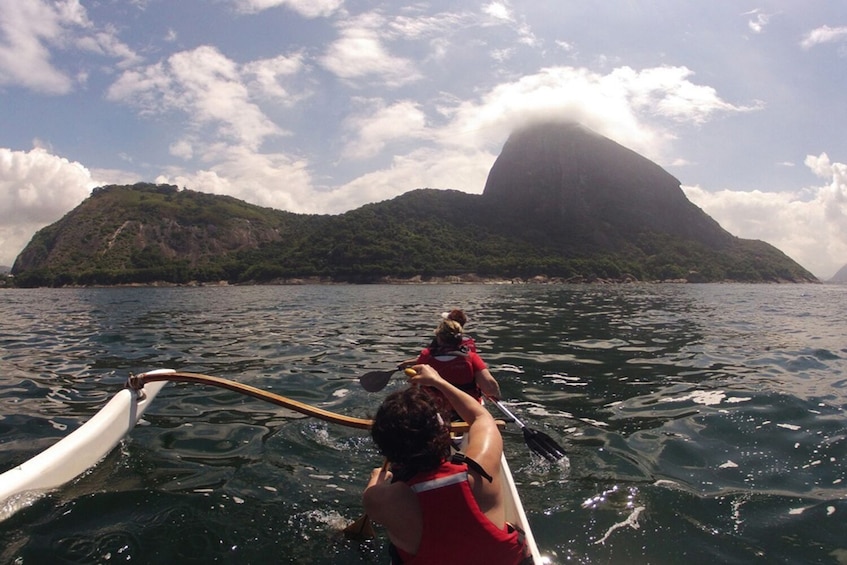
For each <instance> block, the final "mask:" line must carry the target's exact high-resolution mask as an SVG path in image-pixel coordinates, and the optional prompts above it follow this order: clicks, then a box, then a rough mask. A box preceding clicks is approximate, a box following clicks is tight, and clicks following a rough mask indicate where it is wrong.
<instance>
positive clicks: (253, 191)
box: [155, 144, 321, 213]
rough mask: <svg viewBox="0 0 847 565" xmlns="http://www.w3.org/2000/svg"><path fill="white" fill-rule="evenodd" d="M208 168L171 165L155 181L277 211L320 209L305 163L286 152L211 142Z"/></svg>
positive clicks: (208, 153) (207, 158) (208, 152)
mask: <svg viewBox="0 0 847 565" xmlns="http://www.w3.org/2000/svg"><path fill="white" fill-rule="evenodd" d="M203 158H204V159H205V160H206V161H207V162H209V163H212V165H211V166H210V167H209V168H208V169H203V170H186V169H179V168H171V169H170V170H168V171H167V172H165V173H164V174H162V175H159V176H158V177H157V178H156V181H155V182H157V183H167V184H175V185H177V186H179V187H185V188H190V189H191V190H198V191H200V192H208V193H212V194H226V195H229V196H233V197H235V198H239V199H241V200H245V201H247V202H250V203H251V204H257V205H259V206H267V207H270V208H275V209H277V210H287V211H290V212H298V213H316V212H319V211H321V210H320V209H319V208H318V207H317V205H316V202H315V199H314V194H313V187H312V179H311V176H310V173H309V170H308V163H307V162H305V161H304V160H302V159H301V160H298V159H294V158H292V157H290V156H288V155H283V154H275V153H255V152H253V151H251V150H250V149H248V148H246V147H243V146H240V147H239V146H230V145H226V144H214V145H212V146H210V147H207V148H205V153H204V155H203Z"/></svg>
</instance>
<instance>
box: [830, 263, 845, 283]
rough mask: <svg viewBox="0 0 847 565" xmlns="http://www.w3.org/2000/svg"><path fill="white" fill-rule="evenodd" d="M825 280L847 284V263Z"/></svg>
mask: <svg viewBox="0 0 847 565" xmlns="http://www.w3.org/2000/svg"><path fill="white" fill-rule="evenodd" d="M827 282H830V283H835V284H847V265H844V266H843V267H841V268H840V269H838V272H837V273H835V275H833V276H832V278H831V279H829V280H828V281H827Z"/></svg>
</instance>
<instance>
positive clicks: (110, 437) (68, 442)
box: [0, 369, 564, 565]
mask: <svg viewBox="0 0 847 565" xmlns="http://www.w3.org/2000/svg"><path fill="white" fill-rule="evenodd" d="M168 381H176V382H193V383H199V384H206V385H212V386H218V387H221V388H226V389H229V390H233V391H236V392H240V393H242V394H246V395H248V396H253V397H255V398H259V399H262V400H265V401H268V402H271V403H273V404H277V405H279V406H283V407H284V408H288V409H290V410H294V411H296V412H299V413H301V414H305V415H307V416H314V417H316V418H320V419H322V420H326V421H328V422H333V423H336V424H340V425H344V426H348V427H354V428H359V429H370V427H371V423H372V421H371V420H366V419H362V418H353V417H349V416H344V415H341V414H337V413H335V412H330V411H327V410H323V409H321V408H316V407H314V406H311V405H309V404H304V403H301V402H298V401H296V400H291V399H289V398H285V397H284V396H279V395H277V394H273V393H270V392H267V391H263V390H261V389H257V388H255V387H251V386H249V385H244V384H241V383H237V382H234V381H230V380H227V379H221V378H218V377H211V376H208V375H201V374H197V373H183V372H177V371H174V370H172V369H159V370H156V371H150V372H148V373H143V374H141V375H137V376H131V377H130V378H129V380H128V382H127V387H126V388H125V389H123V390H121V391H120V392H118V393H117V394H116V395H115V396H114V397H112V399H111V400H109V402H108V403H107V404H106V405H105V406H103V408H101V409H100V411H98V412H97V413H96V414H95V415H94V416H92V417H91V419H90V420H88V421H87V422H85V423H84V424H83V425H82V426H80V427H79V428H77V429H76V430H75V431H73V432H72V433H71V434H69V435H68V436H67V437H65V438H63V439H61V440H59V441H58V442H57V443H55V444H54V445H52V446H51V447H49V448H47V449H45V450H44V451H42V452H41V453H39V454H38V455H36V456H34V457H32V458H31V459H29V460H27V461H25V462H23V463H21V464H20V465H17V466H16V467H14V468H12V469H9V470H8V471H6V472H4V473H3V474H1V475H0V521H3V520H6V519H7V518H9V517H10V516H12V515H13V514H15V513H16V512H18V511H20V510H22V509H24V508H26V507H28V506H31V505H32V504H33V503H34V502H36V501H37V500H39V499H40V498H41V497H43V496H44V495H46V494H47V493H49V492H50V491H51V490H54V489H56V488H58V487H60V486H62V485H63V484H65V483H67V482H70V481H72V480H73V479H75V478H77V477H78V476H80V475H82V474H83V473H85V472H86V471H87V470H88V469H90V468H92V467H94V466H95V465H96V464H97V463H99V462H100V461H101V460H102V459H103V458H104V457H106V455H108V454H109V453H110V452H111V451H112V450H113V449H114V448H115V447H116V446H117V445H118V444H119V443H120V441H121V440H122V439H123V438H124V437H125V436H126V435H127V434H128V433H129V432H130V431H132V429H133V428H134V427H135V425H136V424H137V423H138V421H139V419H140V418H141V417H142V416H143V415H144V412H145V411H146V410H147V408H148V407H149V406H150V404H151V402H152V401H153V399H154V398H155V397H156V395H157V394H158V393H159V391H160V390H161V389H162V387H164V386H165V384H167V382H168ZM495 404H497V405H498V407H499V408H500V409H501V410H503V411H504V413H505V414H507V415H508V416H510V418H512V419H513V420H514V421H515V422H516V423H517V424H518V425H519V426H520V427H521V428H522V430H523V431H524V436H525V438H527V437H528V436H527V434H528V433H529V432H534V433H536V434H539V433H540V432H536V431H535V430H530V429H529V428H526V427H525V426H524V425H523V424H522V423H521V422H520V421H519V420H517V418H515V417H514V415H512V414H511V413H510V412H508V410H506V409H505V407H503V406H502V404H500V403H499V402H495ZM451 426H452V428H453V430H454V431H457V432H461V431H463V430H464V429H467V424H465V423H464V422H456V423H453V424H451ZM541 435H542V436H544V434H541ZM545 437H546V436H545ZM534 439H537V438H534ZM550 441H551V442H552V440H550ZM527 443H528V445H530V447H531V448H533V451H536V452H539V451H538V450H537V449H535V448H534V446H533V445H532V444H531V443H530V441H529V440H528V441H527ZM553 445H554V446H556V448H557V450H559V451H558V453H561V455H560V456H558V458H561V457H562V456H564V451H561V448H559V447H558V446H557V445H556V444H555V442H553ZM539 453H540V452H539ZM542 455H544V456H545V457H547V458H548V459H550V460H554V457H551V456H550V455H549V454H548V455H545V454H544V453H542ZM500 469H501V473H502V478H503V480H502V482H501V484H502V485H503V489H504V493H503V494H504V499H505V501H506V520H507V521H508V522H509V523H511V524H513V525H514V526H517V527H519V528H520V529H522V530H523V531H524V534H525V536H526V543H527V545H528V547H529V548H530V550H531V552H532V557H533V561H534V563H535V564H536V565H541V564H543V563H546V562H547V560H545V559H543V558H542V557H541V553H540V552H539V550H538V546H537V544H536V542H535V538H534V537H533V535H532V529H531V528H530V525H529V520H527V517H526V512H525V511H524V508H523V504H522V503H521V499H520V496H519V494H518V489H517V486H516V485H515V480H514V477H513V476H512V472H511V470H510V468H509V464H508V463H507V461H506V457H505V455H503V456H502V460H501V465H500Z"/></svg>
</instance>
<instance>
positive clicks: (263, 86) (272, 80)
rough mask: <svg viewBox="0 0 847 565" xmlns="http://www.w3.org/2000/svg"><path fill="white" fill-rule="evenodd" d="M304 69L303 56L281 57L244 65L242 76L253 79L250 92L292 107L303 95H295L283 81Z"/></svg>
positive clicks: (300, 54)
mask: <svg viewBox="0 0 847 565" xmlns="http://www.w3.org/2000/svg"><path fill="white" fill-rule="evenodd" d="M303 69H304V64H303V55H302V53H297V54H294V55H292V56H286V55H280V56H279V57H274V58H272V59H262V60H259V61H253V62H250V63H247V64H246V65H244V67H243V70H242V74H243V75H244V76H246V77H251V78H252V84H251V85H250V86H249V88H250V90H251V91H253V92H256V93H257V94H263V95H265V96H268V97H270V98H274V99H276V100H279V101H281V102H283V103H284V104H285V105H286V106H291V105H293V104H294V103H295V102H297V101H299V100H300V99H301V98H302V96H301V95H293V94H292V93H291V92H289V91H288V90H287V89H286V87H285V85H284V84H283V79H286V78H290V77H292V76H294V75H297V74H298V73H300V72H302V71H303Z"/></svg>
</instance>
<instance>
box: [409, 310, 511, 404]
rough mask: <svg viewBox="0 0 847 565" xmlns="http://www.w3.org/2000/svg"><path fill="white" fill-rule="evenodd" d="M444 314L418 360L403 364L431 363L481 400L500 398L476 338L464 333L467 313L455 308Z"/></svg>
mask: <svg viewBox="0 0 847 565" xmlns="http://www.w3.org/2000/svg"><path fill="white" fill-rule="evenodd" d="M442 316H443V318H442V320H441V322H439V324H438V327H437V328H435V337H434V339H433V340H432V343H430V344H429V347H427V348H425V349H424V350H422V351H421V354H420V355H419V356H418V357H417V359H415V360H414V361H411V360H409V361H406V362H404V363H401V364H400V367H401V368H402V367H404V366H409V365H411V364H415V365H430V366H431V367H432V368H433V369H435V370H436V371H437V372H438V374H439V375H441V377H442V378H443V379H444V380H445V381H447V382H448V383H450V384H452V385H453V386H455V387H456V388H458V389H459V390H462V391H464V392H466V393H468V394H470V395H471V396H472V397H474V398H475V399H477V400H478V401H480V402H481V401H482V397H483V396H488V397H491V398H493V399H496V400H499V399H500V385H499V384H498V383H497V380H496V379H495V378H494V376H493V375H492V374H491V372H490V371H489V370H488V365H486V363H485V361H483V359H482V357H480V356H479V354H478V353H477V352H476V344H475V343H474V341H473V339H471V338H470V337H468V336H466V335H465V334H464V324H465V323H467V320H468V318H467V316H465V313H464V312H463V311H462V310H459V309H454V310H452V311H450V312H448V313H446V315H442ZM438 396H441V395H438Z"/></svg>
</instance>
